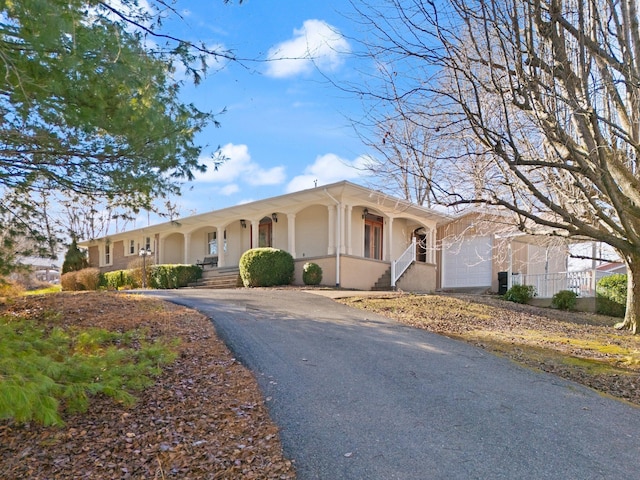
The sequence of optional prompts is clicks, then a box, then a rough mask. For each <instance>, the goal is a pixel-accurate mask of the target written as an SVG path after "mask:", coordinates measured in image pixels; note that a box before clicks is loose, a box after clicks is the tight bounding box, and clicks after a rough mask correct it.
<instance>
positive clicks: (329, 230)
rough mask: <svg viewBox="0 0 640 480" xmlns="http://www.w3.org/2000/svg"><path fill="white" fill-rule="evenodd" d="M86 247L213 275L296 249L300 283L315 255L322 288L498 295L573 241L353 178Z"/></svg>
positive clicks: (115, 265) (100, 256)
mask: <svg viewBox="0 0 640 480" xmlns="http://www.w3.org/2000/svg"><path fill="white" fill-rule="evenodd" d="M79 245H80V246H83V247H85V248H87V249H88V251H89V262H90V264H91V265H92V266H96V267H99V268H100V269H101V270H102V271H111V270H119V269H125V268H127V267H128V265H129V264H130V263H131V261H132V260H134V259H137V258H138V256H139V254H140V251H141V250H142V251H144V252H147V253H148V254H149V255H150V256H151V259H152V260H153V262H154V263H156V264H196V263H198V264H203V263H204V264H205V265H204V267H205V276H212V275H215V274H216V273H219V272H228V271H233V270H234V269H237V267H238V264H239V261H240V257H241V256H242V254H243V253H244V252H245V251H247V250H249V249H251V248H255V247H275V248H279V249H282V250H286V251H288V252H289V253H290V254H291V255H292V256H293V258H294V260H295V279H294V283H295V284H298V285H302V284H303V282H302V268H303V265H304V264H305V263H306V262H314V263H317V264H318V265H320V266H321V267H322V271H323V277H322V284H323V285H327V286H340V287H343V288H352V289H358V290H370V289H373V288H385V287H386V288H387V289H388V288H390V287H393V288H397V289H400V290H403V291H410V292H433V291H436V290H445V291H461V290H462V291H469V290H470V291H474V292H489V291H490V292H499V291H500V290H501V289H502V290H504V287H505V286H506V283H505V284H504V285H501V283H500V278H501V277H502V280H504V281H505V282H506V280H505V279H506V278H508V279H511V278H512V274H513V275H515V274H527V275H533V274H542V273H552V272H564V271H566V259H567V251H566V247H565V246H563V245H558V244H556V243H553V242H550V241H549V239H548V238H546V237H536V236H531V235H523V234H521V233H518V232H517V231H516V230H515V229H514V227H513V222H510V221H509V219H508V217H506V216H501V215H499V214H495V213H491V214H487V213H481V212H477V211H471V212H468V213H464V214H462V215H459V216H457V217H451V216H448V215H446V214H443V213H440V212H437V211H435V210H432V209H428V208H424V207H421V206H419V205H415V204H412V203H410V202H407V201H404V200H401V199H398V198H395V197H392V196H389V195H387V194H385V193H382V192H379V191H375V190H371V189H368V188H365V187H362V186H359V185H356V184H353V183H350V182H347V181H343V182H338V183H334V184H331V185H326V186H321V187H316V188H312V189H308V190H303V191H299V192H295V193H289V194H286V195H281V196H278V197H272V198H267V199H264V200H259V201H255V202H251V203H246V204H242V205H236V206H233V207H228V208H223V209H220V210H214V211H211V212H207V213H202V214H199V215H194V216H190V217H186V218H180V219H178V220H174V221H170V222H165V223H160V224H157V225H152V226H148V227H145V228H139V229H135V230H131V231H127V232H122V233H116V234H113V235H109V236H108V237H104V238H98V239H94V240H87V241H84V242H81V243H80V244H79ZM507 272H508V277H505V274H506V273H507ZM514 278H515V277H514Z"/></svg>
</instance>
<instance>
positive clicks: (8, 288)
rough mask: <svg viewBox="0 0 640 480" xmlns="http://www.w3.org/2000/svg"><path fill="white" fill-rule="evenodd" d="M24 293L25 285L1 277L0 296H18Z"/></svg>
mask: <svg viewBox="0 0 640 480" xmlns="http://www.w3.org/2000/svg"><path fill="white" fill-rule="evenodd" d="M22 294H24V287H22V285H20V284H19V283H14V282H7V281H6V280H4V279H2V278H0V298H4V299H8V298H16V297H19V296H20V295H22Z"/></svg>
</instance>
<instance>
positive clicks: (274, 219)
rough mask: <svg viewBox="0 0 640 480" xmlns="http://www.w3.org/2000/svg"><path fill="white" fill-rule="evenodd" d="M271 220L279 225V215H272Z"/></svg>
mask: <svg viewBox="0 0 640 480" xmlns="http://www.w3.org/2000/svg"><path fill="white" fill-rule="evenodd" d="M271 220H273V221H274V222H276V223H278V214H277V213H272V214H271Z"/></svg>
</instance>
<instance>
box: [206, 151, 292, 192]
mask: <svg viewBox="0 0 640 480" xmlns="http://www.w3.org/2000/svg"><path fill="white" fill-rule="evenodd" d="M220 154H221V156H222V157H224V158H226V159H227V160H225V162H224V163H222V165H220V166H219V167H218V169H217V171H216V170H215V160H214V159H213V158H201V159H200V161H201V162H202V163H204V164H205V165H207V167H208V168H207V171H206V172H205V173H199V174H196V182H203V183H227V184H230V183H235V182H237V181H242V182H244V183H247V184H249V185H251V186H260V185H279V184H281V183H283V182H284V181H285V178H286V176H285V168H284V166H282V165H280V166H277V167H272V168H268V169H265V168H262V167H261V166H260V165H259V164H257V163H256V162H254V161H253V160H251V155H250V154H249V147H247V146H246V145H234V144H232V143H228V144H226V145H225V146H224V147H222V148H221V149H220ZM224 188H229V189H230V188H233V187H231V186H230V185H227V186H226V187H224ZM228 195H230V193H229V194H228Z"/></svg>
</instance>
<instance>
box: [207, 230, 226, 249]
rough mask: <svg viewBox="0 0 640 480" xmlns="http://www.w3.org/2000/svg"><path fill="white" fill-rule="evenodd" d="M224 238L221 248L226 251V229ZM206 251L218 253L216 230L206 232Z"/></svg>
mask: <svg viewBox="0 0 640 480" xmlns="http://www.w3.org/2000/svg"><path fill="white" fill-rule="evenodd" d="M223 235H224V238H223V243H222V249H223V251H224V252H225V253H226V251H227V231H226V230H225V231H224V234H223ZM207 253H208V254H209V255H217V254H218V232H209V233H207Z"/></svg>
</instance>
